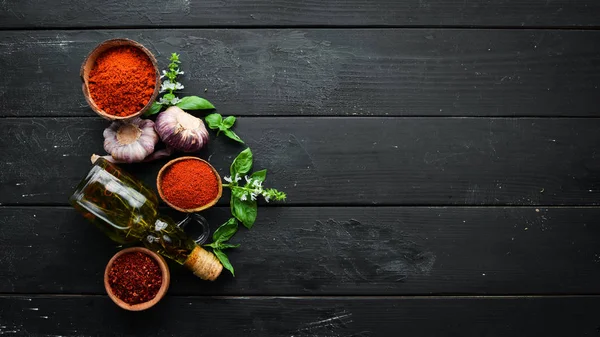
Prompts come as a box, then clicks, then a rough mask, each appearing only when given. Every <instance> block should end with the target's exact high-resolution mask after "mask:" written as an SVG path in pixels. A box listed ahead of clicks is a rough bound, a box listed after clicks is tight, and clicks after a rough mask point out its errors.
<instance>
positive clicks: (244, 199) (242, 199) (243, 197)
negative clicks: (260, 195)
mask: <svg viewBox="0 0 600 337" xmlns="http://www.w3.org/2000/svg"><path fill="white" fill-rule="evenodd" d="M240 200H241V201H246V200H248V198H247V197H246V193H244V194H242V196H241V197H240Z"/></svg>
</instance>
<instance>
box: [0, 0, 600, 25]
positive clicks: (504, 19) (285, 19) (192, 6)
mask: <svg viewBox="0 0 600 337" xmlns="http://www.w3.org/2000/svg"><path fill="white" fill-rule="evenodd" d="M598 11H600V5H599V4H598V2H597V1H594V0H578V1H568V0H552V1H536V0H505V1H489V0H469V1H463V0H407V1H394V0H372V1H368V0H331V1H292V0H270V1H269V0H257V1H249V0H232V1H218V0H204V1H202V0H176V1H169V2H164V3H157V2H155V1H150V0H127V1H115V0H111V1H102V2H97V1H93V0H82V1H76V0H61V1H41V0H5V1H2V2H0V25H1V26H2V27H4V28H32V27H43V28H52V27H90V26H91V27H164V26H190V27H198V26H209V27H210V26H227V27H236V26H257V27H264V26H282V25H285V26H288V25H318V26H357V25H358V26H373V25H377V26H388V25H401V26H438V25H443V26H513V27H528V26H529V27H530V26H561V27H562V26H571V27H590V26H598V25H599V24H600V19H599V18H598V16H597V15H596V14H597V13H598Z"/></svg>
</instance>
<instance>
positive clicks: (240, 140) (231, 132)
mask: <svg viewBox="0 0 600 337" xmlns="http://www.w3.org/2000/svg"><path fill="white" fill-rule="evenodd" d="M223 133H224V134H225V136H227V137H229V138H231V139H233V140H235V141H236V142H239V143H242V144H244V141H243V140H242V139H241V138H240V137H238V135H236V134H235V132H233V131H231V130H227V129H225V130H223Z"/></svg>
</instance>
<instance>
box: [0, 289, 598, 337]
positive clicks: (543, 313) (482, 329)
mask: <svg viewBox="0 0 600 337" xmlns="http://www.w3.org/2000/svg"><path fill="white" fill-rule="evenodd" d="M598 305H600V298H598V297H541V298H539V297H538V298H535V297H534V298H485V297H484V298H388V299H385V298H343V297H342V298H325V299H323V298H260V297H259V298H252V297H251V298H207V297H173V296H171V297H169V296H167V297H166V298H165V299H164V300H163V302H161V303H159V304H158V305H157V307H155V308H153V309H151V310H148V311H143V312H139V313H131V312H124V311H123V310H121V309H119V308H117V307H116V306H115V305H114V304H113V303H112V302H110V300H109V299H108V298H107V297H104V296H102V297H99V296H77V297H65V296H34V297H12V296H11V297H6V296H1V297H0V321H1V322H2V326H1V328H0V333H4V334H7V335H9V336H12V335H14V336H58V335H64V336H132V335H136V336H137V335H140V336H161V337H162V336H166V335H169V336H234V335H240V334H241V335H243V336H300V337H308V336H396V335H397V334H398V332H401V333H402V334H403V335H408V336H423V337H428V336H467V337H470V336H473V337H475V336H515V337H517V336H592V335H596V334H597V326H598V318H597V308H598ZM98 318H101V319H98Z"/></svg>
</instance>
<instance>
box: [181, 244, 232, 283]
mask: <svg viewBox="0 0 600 337" xmlns="http://www.w3.org/2000/svg"><path fill="white" fill-rule="evenodd" d="M184 265H185V267H186V268H187V269H189V270H191V271H192V272H193V273H194V275H196V276H198V277H199V278H201V279H203V280H208V281H214V280H216V279H217V277H219V275H221V271H223V265H221V262H219V260H218V259H217V257H216V256H215V254H213V253H211V252H207V251H206V250H204V249H203V248H202V247H200V246H198V247H196V248H194V250H192V253H191V254H190V255H189V256H188V258H187V260H185V263H184Z"/></svg>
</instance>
